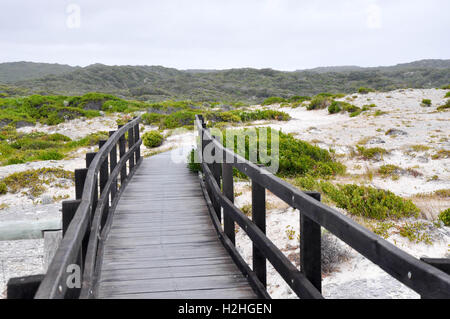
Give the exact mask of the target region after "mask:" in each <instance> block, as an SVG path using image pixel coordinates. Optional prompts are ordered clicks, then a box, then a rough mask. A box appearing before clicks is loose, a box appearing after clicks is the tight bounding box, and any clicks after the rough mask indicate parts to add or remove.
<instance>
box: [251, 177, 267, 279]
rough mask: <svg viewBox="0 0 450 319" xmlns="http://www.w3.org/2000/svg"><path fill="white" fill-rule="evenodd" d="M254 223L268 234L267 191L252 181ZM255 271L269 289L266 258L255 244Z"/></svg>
mask: <svg viewBox="0 0 450 319" xmlns="http://www.w3.org/2000/svg"><path fill="white" fill-rule="evenodd" d="M252 221H253V222H254V223H255V225H256V226H257V227H258V228H259V229H260V230H261V231H262V232H263V233H264V234H265V233H266V189H265V188H264V187H262V186H261V185H259V184H258V183H256V182H255V181H252ZM252 244H253V271H254V272H255V274H256V276H257V277H258V279H259V281H260V282H261V283H262V284H263V286H264V287H267V267H266V258H265V257H264V255H263V254H262V253H261V252H260V251H259V249H258V248H257V247H256V245H255V243H253V242H252Z"/></svg>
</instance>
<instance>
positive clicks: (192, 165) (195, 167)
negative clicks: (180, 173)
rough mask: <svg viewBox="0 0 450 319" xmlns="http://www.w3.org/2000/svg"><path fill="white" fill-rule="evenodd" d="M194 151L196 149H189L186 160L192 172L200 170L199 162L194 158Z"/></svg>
mask: <svg viewBox="0 0 450 319" xmlns="http://www.w3.org/2000/svg"><path fill="white" fill-rule="evenodd" d="M195 152H196V151H195V150H194V149H192V150H191V152H190V153H189V154H188V161H187V166H188V168H189V170H190V171H191V172H193V173H197V172H199V171H201V170H202V166H201V164H200V163H197V162H196V160H195V158H196V154H195Z"/></svg>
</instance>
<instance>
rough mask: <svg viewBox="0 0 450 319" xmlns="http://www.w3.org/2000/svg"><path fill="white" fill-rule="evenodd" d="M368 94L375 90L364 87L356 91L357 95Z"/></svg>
mask: <svg viewBox="0 0 450 319" xmlns="http://www.w3.org/2000/svg"><path fill="white" fill-rule="evenodd" d="M369 92H375V90H374V89H371V88H366V87H360V88H359V89H358V93H359V94H367V93H369Z"/></svg>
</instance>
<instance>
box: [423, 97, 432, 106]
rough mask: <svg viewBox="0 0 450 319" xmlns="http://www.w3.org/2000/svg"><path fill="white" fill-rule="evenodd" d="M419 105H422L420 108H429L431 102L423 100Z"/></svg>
mask: <svg viewBox="0 0 450 319" xmlns="http://www.w3.org/2000/svg"><path fill="white" fill-rule="evenodd" d="M421 104H422V106H431V100H430V99H423V100H422V103H421Z"/></svg>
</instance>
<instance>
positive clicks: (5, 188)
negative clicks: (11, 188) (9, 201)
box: [0, 182, 8, 195]
mask: <svg viewBox="0 0 450 319" xmlns="http://www.w3.org/2000/svg"><path fill="white" fill-rule="evenodd" d="M7 192H8V186H6V184H5V183H3V182H0V195H3V194H6V193H7Z"/></svg>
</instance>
